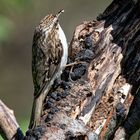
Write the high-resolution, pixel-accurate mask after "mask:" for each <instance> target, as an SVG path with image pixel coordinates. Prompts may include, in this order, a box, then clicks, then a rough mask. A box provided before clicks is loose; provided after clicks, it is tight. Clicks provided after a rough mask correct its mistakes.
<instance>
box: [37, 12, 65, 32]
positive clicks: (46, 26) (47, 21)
mask: <svg viewBox="0 0 140 140" xmlns="http://www.w3.org/2000/svg"><path fill="white" fill-rule="evenodd" d="M63 12H64V10H60V11H59V12H58V13H57V14H56V15H53V14H50V15H48V16H46V17H45V18H44V19H42V20H41V22H40V24H39V28H40V30H42V31H49V30H51V29H53V28H55V27H56V28H58V24H59V23H58V18H59V16H60V15H61V14H62V13H63Z"/></svg>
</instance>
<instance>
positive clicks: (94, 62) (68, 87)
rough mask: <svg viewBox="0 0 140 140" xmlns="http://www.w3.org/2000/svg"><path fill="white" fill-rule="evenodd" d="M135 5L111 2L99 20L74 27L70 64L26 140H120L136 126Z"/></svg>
mask: <svg viewBox="0 0 140 140" xmlns="http://www.w3.org/2000/svg"><path fill="white" fill-rule="evenodd" d="M139 4H140V2H139V1H136V0H135V1H133V0H127V1H126V0H114V1H113V2H112V3H111V4H110V6H109V7H108V8H107V9H106V10H105V12H104V13H103V14H101V15H100V16H98V18H97V21H86V22H83V23H82V24H80V25H79V26H77V28H76V29H75V32H74V35H73V39H72V41H71V44H70V50H69V64H70V65H69V67H66V69H65V70H64V72H63V74H62V76H61V79H62V81H61V83H60V82H59V83H58V82H57V81H56V82H55V84H54V85H53V88H52V89H51V91H50V92H49V94H48V95H47V97H46V100H45V101H44V108H43V114H42V117H41V120H42V122H41V123H40V125H39V126H38V127H36V128H35V129H32V130H28V131H27V133H26V137H25V139H27V140H30V139H42V140H45V139H47V140H98V139H99V140H108V139H114V140H120V139H121V138H124V139H129V137H130V136H131V135H132V134H133V133H134V132H135V131H136V130H137V129H138V128H139V127H140V101H139V100H140V47H139V43H140V12H139V8H140V5H139ZM75 61H76V62H77V63H78V64H76V65H71V63H73V62H75ZM134 97H135V98H134ZM133 98H134V100H133ZM132 101H133V103H132ZM131 104H132V106H131V108H130V105H131ZM128 112H129V113H128Z"/></svg>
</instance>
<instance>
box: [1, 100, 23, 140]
mask: <svg viewBox="0 0 140 140" xmlns="http://www.w3.org/2000/svg"><path fill="white" fill-rule="evenodd" d="M0 133H1V135H2V137H3V138H4V139H7V140H18V139H19V140H22V139H23V133H22V131H21V130H20V128H19V125H18V123H17V121H16V118H15V116H14V113H13V110H11V109H9V108H8V107H7V106H6V105H5V104H4V103H3V102H2V101H1V100H0Z"/></svg>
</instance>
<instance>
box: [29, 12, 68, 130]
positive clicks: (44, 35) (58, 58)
mask: <svg viewBox="0 0 140 140" xmlns="http://www.w3.org/2000/svg"><path fill="white" fill-rule="evenodd" d="M63 12H64V10H60V11H59V12H58V13H57V14H55V15H53V14H49V15H47V16H46V17H45V18H43V19H42V20H41V21H40V23H39V25H38V26H36V28H35V31H34V36H33V44H32V77H33V84H34V101H33V107H32V114H31V120H30V124H29V128H33V127H35V126H37V125H39V124H40V117H41V115H42V108H43V102H44V100H45V97H46V96H47V94H48V92H49V91H50V89H51V88H52V85H53V83H54V81H55V80H56V79H57V78H59V77H60V76H61V74H62V71H63V69H64V68H65V66H66V64H67V59H68V43H67V39H66V36H65V33H64V31H63V29H62V28H61V26H60V24H59V21H58V18H59V16H60V15H61V14H62V13H63Z"/></svg>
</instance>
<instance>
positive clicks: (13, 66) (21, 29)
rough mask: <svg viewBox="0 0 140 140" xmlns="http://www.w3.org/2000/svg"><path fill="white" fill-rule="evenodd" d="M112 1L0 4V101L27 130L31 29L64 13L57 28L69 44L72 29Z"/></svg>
mask: <svg viewBox="0 0 140 140" xmlns="http://www.w3.org/2000/svg"><path fill="white" fill-rule="evenodd" d="M111 1H112V0H105V1H103V0H86V1H85V0H77V1H76V0H59V1H56V0H40V1H38V0H0V98H1V99H2V100H3V102H4V103H5V104H6V105H8V107H10V108H11V109H13V110H14V112H15V116H16V118H17V121H18V123H19V124H20V125H21V128H22V129H23V130H24V131H25V130H27V127H28V123H29V119H30V112H31V107H32V101H33V84H32V74H31V47H32V38H33V33H34V28H35V26H36V25H37V24H38V23H39V21H40V20H41V19H42V18H43V17H44V16H45V15H47V14H49V13H54V14H55V13H57V12H58V11H59V10H60V9H64V10H65V13H64V14H63V15H62V16H61V17H60V24H61V26H62V28H63V29H64V31H65V34H66V36H67V40H68V41H70V40H71V38H72V34H73V32H74V29H75V27H76V26H77V25H78V24H80V23H81V22H82V21H85V20H91V21H92V20H93V19H95V18H96V16H97V15H98V14H99V13H102V12H103V11H104V10H105V8H106V7H107V6H108V5H109V4H110V3H111ZM0 139H1V138H0Z"/></svg>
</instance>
